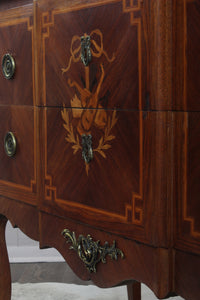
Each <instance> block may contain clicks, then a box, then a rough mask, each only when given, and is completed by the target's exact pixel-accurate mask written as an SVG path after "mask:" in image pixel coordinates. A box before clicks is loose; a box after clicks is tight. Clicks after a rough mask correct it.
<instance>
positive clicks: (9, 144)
mask: <svg viewBox="0 0 200 300" xmlns="http://www.w3.org/2000/svg"><path fill="white" fill-rule="evenodd" d="M16 148H17V142H16V138H15V136H14V134H13V133H12V132H7V133H6V135H5V138H4V149H5V152H6V154H7V155H8V156H9V157H12V156H14V155H15V153H16Z"/></svg>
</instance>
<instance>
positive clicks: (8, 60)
mask: <svg viewBox="0 0 200 300" xmlns="http://www.w3.org/2000/svg"><path fill="white" fill-rule="evenodd" d="M2 71H3V75H4V77H5V78H6V79H11V78H12V77H13V76H14V74H15V61H14V58H13V57H12V55H10V54H9V53H7V54H5V55H4V56H3V59H2Z"/></svg>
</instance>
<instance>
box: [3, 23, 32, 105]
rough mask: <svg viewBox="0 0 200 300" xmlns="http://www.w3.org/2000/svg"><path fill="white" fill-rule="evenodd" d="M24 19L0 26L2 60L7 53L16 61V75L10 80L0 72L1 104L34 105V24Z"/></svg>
mask: <svg viewBox="0 0 200 300" xmlns="http://www.w3.org/2000/svg"><path fill="white" fill-rule="evenodd" d="M32 21H33V20H32V19H31V18H29V17H27V18H22V19H16V20H14V21H12V22H11V21H7V22H5V23H1V24H0V60H1V61H2V59H3V56H4V55H5V54H7V53H9V54H11V55H12V57H13V58H14V60H15V66H16V70H15V74H14V77H13V78H12V79H10V80H7V79H5V78H4V76H3V72H2V69H1V71H0V104H3V105H9V104H15V105H16V104H17V105H33V104H34V99H33V98H34V91H33V87H34V73H33V55H34V54H33V51H32V38H33V24H31V23H32Z"/></svg>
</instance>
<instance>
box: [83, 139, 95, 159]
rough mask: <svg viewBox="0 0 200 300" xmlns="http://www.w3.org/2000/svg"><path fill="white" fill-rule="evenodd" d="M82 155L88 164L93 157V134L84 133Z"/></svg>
mask: <svg viewBox="0 0 200 300" xmlns="http://www.w3.org/2000/svg"><path fill="white" fill-rule="evenodd" d="M82 146H83V148H82V157H83V159H84V161H85V162H86V164H89V162H90V161H91V160H92V159H93V150H92V136H91V134H88V135H87V134H82Z"/></svg>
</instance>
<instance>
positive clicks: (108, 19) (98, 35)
mask: <svg viewBox="0 0 200 300" xmlns="http://www.w3.org/2000/svg"><path fill="white" fill-rule="evenodd" d="M39 2H41V1H39ZM92 2H93V1H91V2H90V3H88V2H87V3H83V4H81V5H80V3H79V6H77V4H76V5H75V4H74V3H76V1H74V2H73V5H74V6H72V3H71V2H70V3H71V4H65V7H64V1H63V2H62V3H63V7H62V8H58V7H56V8H53V7H52V10H50V11H48V12H47V11H46V10H45V5H44V8H43V7H42V8H41V11H40V13H41V14H40V17H41V20H40V23H41V26H42V28H41V32H42V35H41V45H42V51H43V52H42V54H41V57H40V60H41V61H40V62H41V63H40V72H39V74H40V76H41V82H42V87H43V93H42V96H41V99H40V101H41V104H43V105H47V106H63V104H64V105H65V106H66V107H73V108H90V109H91V108H104V109H106V108H109V109H113V108H120V109H134V110H139V109H141V108H142V101H143V99H144V94H145V87H146V77H147V66H146V65H147V63H146V60H147V55H146V53H147V48H146V47H147V45H146V42H145V41H146V40H145V38H144V31H145V30H146V28H144V22H143V21H144V20H143V10H142V7H141V3H140V1H138V2H137V4H136V2H135V4H134V5H133V4H124V3H123V2H122V1H116V2H113V1H112V3H111V1H107V3H106V4H102V3H101V5H99V3H97V2H95V3H94V2H93V3H92ZM50 7H51V6H50ZM48 9H49V7H48ZM90 59H91V61H90Z"/></svg>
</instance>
